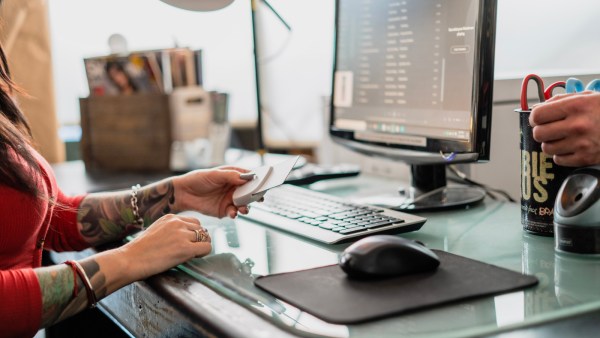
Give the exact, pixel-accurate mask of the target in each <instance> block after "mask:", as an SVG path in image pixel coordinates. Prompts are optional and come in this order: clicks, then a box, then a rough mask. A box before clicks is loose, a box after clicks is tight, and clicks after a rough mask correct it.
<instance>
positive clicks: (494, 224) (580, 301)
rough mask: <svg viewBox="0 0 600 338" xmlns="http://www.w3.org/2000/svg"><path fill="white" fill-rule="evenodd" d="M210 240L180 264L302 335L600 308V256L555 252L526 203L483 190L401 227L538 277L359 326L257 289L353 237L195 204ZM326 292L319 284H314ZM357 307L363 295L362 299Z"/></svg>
mask: <svg viewBox="0 0 600 338" xmlns="http://www.w3.org/2000/svg"><path fill="white" fill-rule="evenodd" d="M383 187H389V188H390V189H393V188H394V186H393V185H390V181H389V180H385V179H381V178H376V177H368V176H362V177H359V178H351V179H339V180H334V181H330V182H320V183H317V184H314V185H313V186H312V187H311V188H313V189H316V190H320V191H323V192H327V193H331V194H333V195H337V196H342V197H346V198H351V197H360V196H368V195H370V194H374V193H381V190H382V188H383ZM187 214H188V215H193V216H196V217H198V218H199V219H200V220H201V221H202V224H203V225H204V226H205V227H206V228H207V229H208V230H209V232H210V234H211V236H212V239H213V252H212V253H211V255H209V256H206V257H204V258H198V259H193V260H191V261H189V262H187V263H185V264H183V265H181V266H179V269H181V270H182V271H184V272H185V273H187V274H189V275H191V276H193V277H194V278H195V279H197V280H199V281H200V282H202V283H203V284H205V285H207V286H209V287H210V288H212V289H213V290H215V291H216V292H218V293H219V294H221V295H223V296H225V297H227V298H229V299H231V300H233V301H235V302H236V303H238V304H241V305H243V306H244V307H246V308H247V309H249V310H251V311H252V312H254V313H256V314H259V315H260V316H261V317H263V318H265V319H267V320H268V321H270V322H271V323H272V324H274V325H277V326H278V327H280V328H284V329H285V330H287V331H289V332H290V333H292V334H297V335H302V336H315V335H317V336H333V337H372V336H373V335H374V334H376V335H377V336H378V337H381V336H394V337H405V336H406V337H421V336H427V337H436V336H439V337H455V336H456V337H461V336H481V335H489V334H494V333H498V332H503V331H506V330H510V329H514V328H519V327H524V326H530V325H536V324H543V323H547V322H551V321H554V320H557V319H560V318H564V317H568V316H575V315H580V314H584V313H588V312H591V311H597V310H598V309H600V287H598V285H600V259H594V258H590V257H581V256H575V255H569V254H557V253H555V252H554V239H553V238H548V237H539V236H535V235H530V234H527V233H524V232H523V231H522V227H521V222H520V208H519V205H517V204H513V203H505V202H498V201H493V200H490V199H486V200H485V202H484V203H483V204H481V205H479V206H476V207H473V208H471V209H469V210H456V211H444V212H437V213H423V214H422V215H424V216H425V217H427V218H428V221H427V223H425V225H424V226H423V228H422V229H421V230H419V231H418V232H413V233H407V234H402V235H401V236H403V237H406V238H411V239H417V240H420V241H422V242H424V243H425V244H426V245H427V246H428V247H430V248H434V249H441V250H445V251H448V252H452V253H455V254H458V255H462V256H466V257H469V258H473V259H477V260H480V261H483V262H486V263H490V264H494V265H497V266H500V267H504V268H507V269H511V270H514V271H519V272H523V273H526V274H532V275H535V276H537V277H538V279H539V284H538V285H537V286H535V287H531V288H528V289H525V290H521V291H518V292H513V293H509V294H503V295H499V296H491V297H483V298H478V299H473V300H467V301H464V302H459V303H454V304H450V305H445V306H441V307H438V308H433V309H428V310H423V311H418V312H413V313H409V314H404V315H399V316H395V317H390V318H387V319H382V320H377V321H374V322H369V323H364V324H359V325H348V326H347V325H336V324H329V323H326V322H324V321H322V320H320V319H318V318H316V317H314V316H312V315H310V314H308V313H306V312H303V311H300V310H298V309H297V308H294V307H293V306H291V305H289V304H287V303H285V302H283V301H281V300H278V299H276V298H274V297H273V296H271V295H270V294H268V293H266V292H264V291H262V290H260V289H258V288H256V287H255V286H254V284H253V279H254V278H255V277H256V276H257V275H265V274H272V273H280V272H289V271H295V270H301V269H308V268H314V267H318V266H323V265H330V264H335V263H337V258H338V254H339V253H340V252H341V251H342V250H344V249H345V248H346V247H347V246H348V245H349V244H339V245H325V244H320V243H317V242H314V241H310V240H307V239H304V238H301V237H297V236H294V235H291V234H287V233H284V232H281V231H279V230H275V229H271V228H268V227H265V226H262V225H260V224H257V223H253V222H251V221H249V220H245V219H243V218H238V219H236V220H229V219H220V220H219V219H215V218H209V217H205V216H202V215H200V214H197V213H187ZM318 292H319V288H318V285H315V293H318ZM357 306H360V304H357Z"/></svg>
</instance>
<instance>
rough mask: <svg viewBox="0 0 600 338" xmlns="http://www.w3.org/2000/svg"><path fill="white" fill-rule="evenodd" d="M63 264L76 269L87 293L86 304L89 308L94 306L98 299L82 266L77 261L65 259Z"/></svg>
mask: <svg viewBox="0 0 600 338" xmlns="http://www.w3.org/2000/svg"><path fill="white" fill-rule="evenodd" d="M65 264H67V265H69V266H71V267H74V269H75V271H77V274H78V275H79V278H80V279H81V281H83V285H84V286H85V292H86V293H87V298H88V306H89V307H90V308H95V307H96V303H98V299H97V298H96V293H94V289H93V288H92V283H91V282H90V279H89V278H88V276H87V274H86V273H85V270H83V268H82V267H81V265H80V264H79V262H77V261H66V262H65Z"/></svg>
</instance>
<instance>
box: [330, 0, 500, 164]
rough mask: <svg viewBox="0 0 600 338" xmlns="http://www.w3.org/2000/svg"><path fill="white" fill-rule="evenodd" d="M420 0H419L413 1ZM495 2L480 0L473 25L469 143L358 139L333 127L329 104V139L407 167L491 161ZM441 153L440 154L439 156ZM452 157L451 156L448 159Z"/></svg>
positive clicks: (334, 65)
mask: <svg viewBox="0 0 600 338" xmlns="http://www.w3.org/2000/svg"><path fill="white" fill-rule="evenodd" d="M341 1H345V0H337V1H336V12H335V13H336V16H335V29H334V32H335V35H334V59H333V76H332V79H333V80H332V84H331V85H332V86H331V93H332V96H331V97H332V98H333V94H334V90H335V89H334V88H335V79H336V76H335V73H336V71H337V63H338V49H339V48H338V43H339V39H338V25H339V19H340V18H339V6H340V2H341ZM415 1H421V0H415ZM496 13H497V0H479V13H478V19H477V22H478V23H480V24H478V25H477V26H476V48H475V62H474V71H473V77H474V78H473V92H472V100H471V109H472V111H471V117H472V119H471V121H472V122H471V123H472V126H471V130H473V131H474V132H473V133H472V135H471V139H470V140H469V141H456V140H447V139H437V138H431V137H427V145H426V146H425V147H416V146H410V145H401V144H388V143H380V142H372V141H365V140H359V139H357V138H356V137H355V135H354V131H350V130H343V129H339V128H337V127H335V125H334V114H335V102H334V100H333V99H331V100H330V103H329V113H330V114H329V135H330V136H331V138H332V140H333V141H335V142H336V143H339V144H341V145H343V146H345V147H348V148H350V149H352V150H354V151H356V152H359V153H362V154H365V155H370V156H382V157H387V158H392V159H399V160H402V161H404V162H406V163H407V164H444V163H460V162H485V161H488V160H489V159H490V139H491V126H492V104H493V86H494V54H495V38H496ZM440 152H441V154H440ZM449 154H452V156H448V155H449Z"/></svg>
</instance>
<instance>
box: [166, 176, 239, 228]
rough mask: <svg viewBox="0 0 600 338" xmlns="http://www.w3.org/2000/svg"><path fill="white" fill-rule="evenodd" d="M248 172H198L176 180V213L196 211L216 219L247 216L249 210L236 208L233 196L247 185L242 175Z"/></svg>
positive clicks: (174, 179) (174, 181) (174, 184)
mask: <svg viewBox="0 0 600 338" xmlns="http://www.w3.org/2000/svg"><path fill="white" fill-rule="evenodd" d="M246 172H249V171H248V170H246V169H242V168H237V167H219V168H215V169H209V170H196V171H192V172H190V173H187V174H185V175H182V176H178V177H174V178H173V186H174V187H175V204H174V209H175V210H176V211H185V210H195V211H198V212H200V213H202V214H205V215H208V216H214V217H219V218H222V217H225V216H229V217H231V218H235V217H236V216H237V213H238V212H241V213H243V214H246V213H248V207H247V206H242V207H239V208H238V207H236V206H235V205H233V192H234V191H235V189H236V188H237V187H238V186H240V185H242V184H244V183H246V182H247V181H246V180H244V179H242V178H240V174H241V173H246Z"/></svg>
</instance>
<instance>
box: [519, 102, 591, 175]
mask: <svg viewBox="0 0 600 338" xmlns="http://www.w3.org/2000/svg"><path fill="white" fill-rule="evenodd" d="M529 123H530V124H531V126H532V127H533V138H534V139H535V140H536V141H538V142H540V143H542V150H543V151H544V152H545V153H546V154H548V155H553V160H554V163H556V164H558V165H564V166H570V167H577V166H588V165H593V164H599V163H600V93H596V92H590V91H587V92H583V93H577V94H565V95H557V96H554V97H553V98H551V99H550V100H548V101H546V102H545V103H543V104H540V105H536V106H535V107H534V108H533V110H532V112H531V115H530V116H529Z"/></svg>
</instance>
